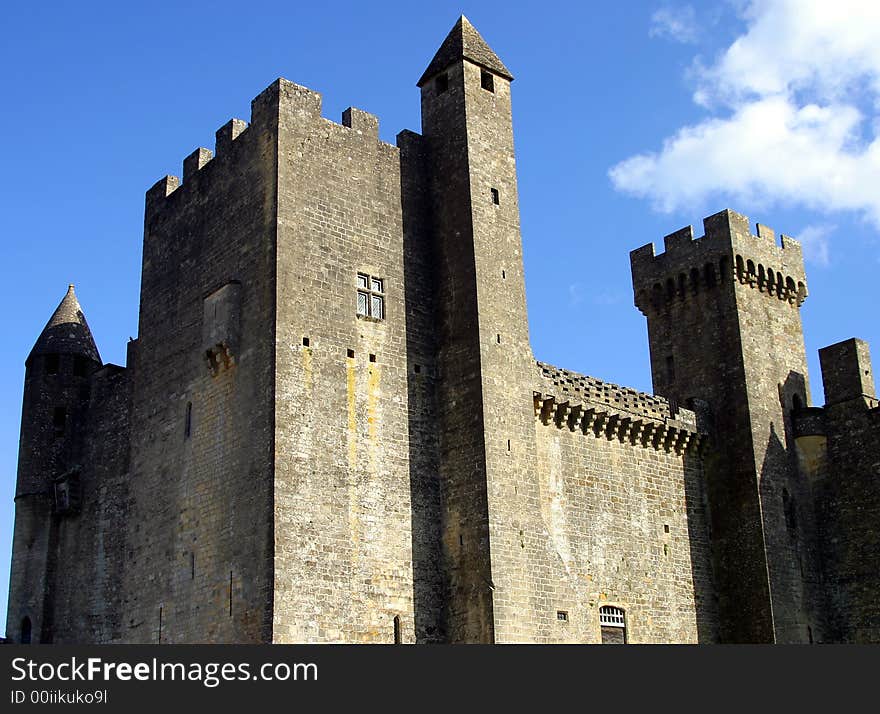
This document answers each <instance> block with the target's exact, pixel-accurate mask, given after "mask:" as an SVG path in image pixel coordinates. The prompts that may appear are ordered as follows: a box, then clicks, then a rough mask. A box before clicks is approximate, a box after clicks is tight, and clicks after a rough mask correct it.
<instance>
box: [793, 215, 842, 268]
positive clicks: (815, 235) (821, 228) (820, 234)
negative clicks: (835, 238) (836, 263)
mask: <svg viewBox="0 0 880 714" xmlns="http://www.w3.org/2000/svg"><path fill="white" fill-rule="evenodd" d="M836 228H837V226H830V225H810V226H806V227H805V228H803V229H802V230H801V232H800V233H798V234H797V239H798V240H799V241H800V242H801V246H803V249H804V259H805V260H808V261H809V262H811V263H813V264H815V265H819V266H821V267H823V268H824V267H827V266H828V265H829V264H830V263H831V247H830V243H829V240H828V238H829V236H830V235H831V234H832V233H833V232H834V231H835V229H836Z"/></svg>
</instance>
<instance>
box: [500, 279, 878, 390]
mask: <svg viewBox="0 0 880 714" xmlns="http://www.w3.org/2000/svg"><path fill="white" fill-rule="evenodd" d="M501 279H502V280H506V279H507V273H505V272H504V271H503V270H502V271H501ZM865 374H867V372H866V373H865Z"/></svg>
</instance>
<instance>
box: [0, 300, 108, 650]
mask: <svg viewBox="0 0 880 714" xmlns="http://www.w3.org/2000/svg"><path fill="white" fill-rule="evenodd" d="M100 367H101V358H100V356H99V355H98V349H97V347H96V346H95V341H94V340H93V339H92V333H91V331H90V330H89V326H88V323H87V322H86V318H85V316H84V315H83V312H82V308H81V307H80V304H79V301H78V300H77V298H76V294H75V293H74V290H73V285H71V286H70V287H69V288H68V290H67V294H66V295H65V296H64V299H63V300H62V301H61V303H60V304H59V305H58V307H57V308H56V310H55V312H54V313H53V314H52V317H51V318H50V319H49V322H48V323H47V324H46V327H45V328H43V331H42V333H41V334H40V336H39V338H38V339H37V341H36V344H34V347H33V349H32V350H31V353H30V355H29V356H28V358H27V361H26V362H25V370H26V371H25V381H24V403H23V406H22V417H21V442H20V449H19V457H18V481H17V483H16V488H15V531H14V534H13V551H12V552H13V562H12V572H11V577H10V586H11V587H10V594H9V605H10V606H9V613H8V616H7V626H6V632H7V633H8V634H9V635H10V637H12V638H13V640H14V641H16V642H35V643H36V642H51V641H52V634H51V633H52V631H53V623H52V613H53V610H54V608H53V598H54V596H55V593H56V590H57V587H56V583H55V578H56V575H57V571H58V564H57V562H56V561H57V554H58V553H57V551H58V535H59V529H60V528H61V525H60V519H61V518H62V517H63V516H64V515H65V514H67V513H71V512H73V513H75V512H76V511H77V510H78V509H79V500H80V493H79V477H80V474H79V463H80V461H81V459H82V448H83V443H82V433H81V432H82V430H83V426H84V425H85V423H86V412H87V410H88V406H89V377H90V376H91V375H92V374H93V373H94V372H95V371H96V370H97V369H99V368H100Z"/></svg>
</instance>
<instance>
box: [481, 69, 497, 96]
mask: <svg viewBox="0 0 880 714" xmlns="http://www.w3.org/2000/svg"><path fill="white" fill-rule="evenodd" d="M480 86H481V87H482V88H483V89H485V90H486V91H487V92H494V91H495V77H493V76H492V73H491V72H487V71H486V70H482V71H481V72H480Z"/></svg>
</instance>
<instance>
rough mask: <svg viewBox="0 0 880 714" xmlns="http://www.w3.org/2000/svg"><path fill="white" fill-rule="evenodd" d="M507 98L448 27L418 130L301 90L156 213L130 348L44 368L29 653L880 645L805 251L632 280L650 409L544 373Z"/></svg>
mask: <svg viewBox="0 0 880 714" xmlns="http://www.w3.org/2000/svg"><path fill="white" fill-rule="evenodd" d="M512 79H513V78H512V75H511V73H510V71H509V70H508V69H507V67H505V65H504V64H503V63H502V61H501V60H500V59H499V58H498V57H497V56H496V55H495V53H494V52H493V51H492V50H491V49H490V48H489V46H488V45H487V44H486V43H485V41H484V40H483V39H482V37H481V36H480V35H479V34H478V33H477V31H476V30H475V29H474V28H473V26H472V25H471V24H470V23H469V22H468V21H467V20H466V19H465V18H463V17H462V18H461V19H460V20H459V21H458V23H457V24H456V25H455V27H454V28H453V29H452V31H451V32H450V34H449V35H448V37H447V38H446V39H445V41H444V42H443V44H442V45H441V47H440V49H439V50H438V52H437V53H436V55H435V56H434V58H433V60H432V61H431V62H430V64H429V65H428V68H427V69H426V70H425V72H424V74H423V75H422V77H421V79H420V80H419V82H418V86H419V87H420V91H421V107H422V133H421V134H416V133H413V132H410V131H404V132H401V133H400V134H399V135H398V137H397V146H391V145H389V144H386V143H383V142H382V141H380V140H379V138H378V120H377V119H376V117H374V116H372V115H370V114H367V113H365V112H363V111H360V110H358V109H354V108H351V109H348V110H346V111H345V112H344V113H343V116H342V123H341V124H336V123H334V122H331V121H328V120H326V119H324V118H322V116H321V96H320V95H319V94H317V93H315V92H313V91H311V90H309V89H306V88H305V87H301V86H298V85H295V84H292V83H290V82H288V81H285V80H283V79H279V80H277V81H276V82H274V83H273V84H272V85H271V86H270V87H268V88H267V89H266V90H265V91H263V92H262V93H261V94H260V95H259V96H257V97H256V99H254V101H253V103H252V112H251V117H250V123H249V124H248V123H245V122H244V121H241V120H238V119H233V120H231V121H230V122H228V123H227V124H226V125H224V126H223V127H221V128H220V130H219V131H218V132H217V134H216V148H215V153H214V154H212V152H211V151H209V150H208V149H204V148H200V149H197V150H196V151H194V152H193V153H192V154H191V155H190V156H188V157H187V158H186V159H185V160H184V162H183V180H182V181H180V180H179V179H178V178H176V177H173V176H166V177H165V178H163V179H161V180H160V181H159V182H158V183H156V184H155V185H154V186H153V187H152V188H151V189H150V190H149V191H147V194H146V209H145V217H144V249H143V273H142V282H141V299H140V327H139V334H138V338H137V339H135V340H132V341H130V342H129V345H128V353H127V361H126V366H125V367H124V368H123V367H119V366H116V365H112V364H104V363H103V362H102V360H101V358H100V356H99V352H98V349H97V347H96V346H95V342H94V340H93V339H92V336H91V333H90V331H89V328H88V325H87V323H86V319H85V317H84V315H83V312H82V309H81V307H80V305H79V303H78V302H77V298H76V296H75V294H74V291H73V287H72V286H71V288H70V289H69V291H68V292H67V295H66V296H65V297H64V299H63V300H62V301H61V304H60V305H59V306H58V309H57V310H56V311H55V313H54V314H53V315H52V317H51V319H50V320H49V322H48V324H47V325H46V327H45V329H44V330H43V332H42V334H41V335H40V336H39V339H38V340H37V342H36V344H35V345H34V348H33V350H32V351H31V353H30V355H29V356H28V358H27V361H26V378H25V386H24V403H23V409H22V426H21V444H20V456H19V466H18V480H17V487H16V496H15V503H16V516H15V531H14V545H13V559H12V573H11V584H10V598H9V614H8V621H7V635H8V637H9V638H10V639H11V640H12V641H15V642H34V643H37V642H55V643H73V642H76V643H111V642H144V643H160V642H161V643H183V642H280V643H286V642H373V643H383V642H387V643H392V642H403V643H413V642H420V643H421V642H498V643H505V642H533V643H599V642H632V643H646V642H660V643H664V642H790V643H795V642H804V643H806V642H878V641H880V542H878V538H880V478H878V476H880V471H878V464H880V438H878V437H880V407H878V401H877V399H876V397H875V394H874V385H873V379H872V375H871V366H870V359H869V355H868V348H867V345H866V344H865V343H864V342H861V341H860V340H855V339H853V340H848V341H846V342H842V343H840V344H836V345H832V346H830V347H827V348H825V349H824V350H822V351H821V353H820V356H821V366H822V378H823V381H824V385H825V395H826V405H825V406H824V407H815V406H809V405H810V398H809V388H808V384H807V377H806V375H807V369H806V358H805V350H804V342H803V336H802V330H801V321H800V314H799V311H800V306H801V304H802V303H803V301H804V300H805V298H806V296H807V287H806V285H807V281H806V277H805V274H804V267H803V259H802V254H801V249H800V246H799V245H798V243H797V242H796V241H794V240H792V239H790V238H788V237H787V236H782V237H781V240H780V241H779V242H777V239H776V237H775V235H774V233H773V231H771V230H770V229H768V228H766V227H765V226H758V228H757V230H756V233H755V234H753V233H752V231H751V229H750V226H749V222H748V220H747V219H746V218H745V217H744V216H741V215H739V214H737V213H734V212H732V211H722V212H721V213H718V214H716V215H714V216H710V217H709V218H707V219H706V220H705V222H704V233H705V235H704V236H703V237H700V238H697V239H694V236H693V232H692V229H691V228H686V229H683V230H680V231H677V232H675V233H672V234H671V235H668V236H666V238H665V252H663V253H661V254H659V255H657V254H655V252H654V247H653V245H650V244H649V245H646V246H644V247H642V248H639V249H638V250H635V251H633V252H632V254H631V264H632V277H633V288H634V294H635V303H636V306H637V307H638V308H639V309H640V310H641V311H642V312H643V313H644V314H645V316H646V317H647V323H648V333H649V342H650V353H651V364H652V374H653V383H654V390H655V392H656V393H657V394H656V395H650V394H643V393H639V392H637V391H635V390H633V389H628V388H625V387H620V386H617V385H614V384H609V383H606V382H603V381H601V380H598V379H595V378H592V377H587V376H583V375H580V374H575V373H573V372H570V371H567V370H565V369H561V368H557V367H554V366H551V365H549V364H544V363H542V362H538V361H536V360H535V358H534V356H533V355H532V351H531V347H530V344H529V328H528V323H527V318H526V300H525V288H524V279H523V261H522V248H521V238H520V229H519V210H518V204H517V181H516V172H515V161H514V151H513V133H512V124H511V103H510V102H511V94H510V91H511V89H510V88H511V81H512Z"/></svg>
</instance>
